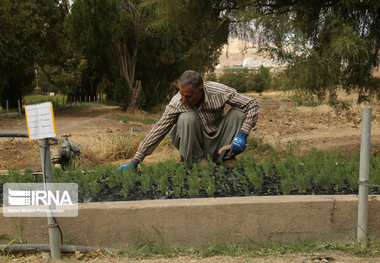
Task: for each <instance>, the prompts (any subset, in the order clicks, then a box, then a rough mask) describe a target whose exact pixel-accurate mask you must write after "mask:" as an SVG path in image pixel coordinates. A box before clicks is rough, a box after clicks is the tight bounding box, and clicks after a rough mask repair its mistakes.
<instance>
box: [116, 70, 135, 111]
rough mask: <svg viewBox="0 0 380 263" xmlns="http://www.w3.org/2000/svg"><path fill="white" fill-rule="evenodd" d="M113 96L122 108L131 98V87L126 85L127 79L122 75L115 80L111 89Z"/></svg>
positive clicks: (125, 107)
mask: <svg viewBox="0 0 380 263" xmlns="http://www.w3.org/2000/svg"><path fill="white" fill-rule="evenodd" d="M113 97H114V100H115V101H116V102H117V103H118V104H119V106H120V107H121V108H122V109H123V110H126V109H127V107H128V104H129V102H130V99H131V88H130V87H129V85H128V81H127V80H126V79H125V78H124V77H121V78H119V79H118V80H117V81H116V83H115V87H114V90H113Z"/></svg>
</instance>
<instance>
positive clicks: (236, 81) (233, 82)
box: [219, 70, 247, 92]
mask: <svg viewBox="0 0 380 263" xmlns="http://www.w3.org/2000/svg"><path fill="white" fill-rule="evenodd" d="M246 74H247V71H240V70H239V71H235V72H233V71H231V72H226V73H223V75H221V76H220V78H219V82H220V83H223V84H224V85H227V86H229V87H231V88H234V89H236V90H237V91H238V92H245V91H247V83H246Z"/></svg>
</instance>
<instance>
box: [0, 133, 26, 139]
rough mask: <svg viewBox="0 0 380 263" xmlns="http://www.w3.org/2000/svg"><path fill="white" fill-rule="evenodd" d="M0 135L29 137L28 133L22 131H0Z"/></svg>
mask: <svg viewBox="0 0 380 263" xmlns="http://www.w3.org/2000/svg"><path fill="white" fill-rule="evenodd" d="M0 137H22V138H28V134H27V133H22V132H0Z"/></svg>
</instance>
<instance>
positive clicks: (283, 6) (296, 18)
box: [234, 0, 380, 102]
mask: <svg viewBox="0 0 380 263" xmlns="http://www.w3.org/2000/svg"><path fill="white" fill-rule="evenodd" d="M238 2H239V4H240V9H239V10H238V11H237V12H235V13H234V17H235V18H237V20H238V21H240V22H244V23H245V25H246V29H248V30H246V31H237V33H238V34H240V35H241V33H242V32H244V33H245V34H246V36H248V37H250V39H251V40H252V41H255V42H256V43H258V44H259V45H260V47H261V51H262V52H267V53H269V54H271V55H272V56H273V57H276V58H278V59H280V60H283V61H286V62H288V63H289V64H288V69H287V72H286V73H287V75H288V77H289V79H290V80H291V85H292V86H293V87H294V88H297V89H299V90H306V91H308V92H310V93H311V94H314V95H316V96H317V97H318V98H319V99H324V98H325V97H326V96H328V97H329V99H330V101H331V102H334V101H336V99H337V93H336V92H337V88H338V87H343V88H344V89H345V90H346V91H347V92H351V91H358V92H359V101H362V100H364V99H366V98H368V96H371V95H375V96H376V95H377V96H378V98H380V95H379V94H380V91H379V89H380V87H378V86H376V85H374V81H373V78H372V75H371V73H372V71H373V69H374V68H376V67H378V66H379V47H380V27H379V25H380V3H379V1H374V0H337V1H328V0H324V1H319V0H311V1H307V2H306V1H301V0H257V1H255V2H251V1H246V0H239V1H238ZM247 32H248V34H247Z"/></svg>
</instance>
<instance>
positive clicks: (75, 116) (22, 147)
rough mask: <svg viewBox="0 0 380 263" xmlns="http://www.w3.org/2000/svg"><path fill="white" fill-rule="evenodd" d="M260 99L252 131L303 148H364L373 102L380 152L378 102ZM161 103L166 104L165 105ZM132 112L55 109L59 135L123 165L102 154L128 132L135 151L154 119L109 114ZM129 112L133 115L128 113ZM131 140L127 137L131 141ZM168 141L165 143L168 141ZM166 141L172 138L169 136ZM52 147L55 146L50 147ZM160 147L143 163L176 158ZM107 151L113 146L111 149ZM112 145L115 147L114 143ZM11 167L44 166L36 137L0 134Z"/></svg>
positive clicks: (2, 124) (11, 128)
mask: <svg viewBox="0 0 380 263" xmlns="http://www.w3.org/2000/svg"><path fill="white" fill-rule="evenodd" d="M248 95H249V96H252V97H254V98H255V99H257V101H258V102H259V105H260V114H259V119H258V122H257V125H256V127H257V130H256V131H254V132H251V134H250V136H255V137H257V138H261V139H262V140H263V141H264V142H265V143H270V144H271V145H273V146H275V147H278V146H281V147H283V146H285V145H286V144H288V143H292V144H294V145H298V147H299V148H300V149H301V150H305V151H308V150H310V149H312V148H313V147H314V148H317V149H319V150H323V151H325V150H340V151H342V152H344V153H351V152H353V151H359V150H360V134H361V109H362V108H363V107H371V108H372V129H371V153H373V154H376V153H378V152H380V104H379V103H371V104H365V105H364V104H362V105H357V104H356V97H355V96H344V100H346V101H347V102H349V103H350V104H351V106H350V109H349V110H348V111H345V112H340V113H337V112H336V111H335V110H334V109H332V108H331V107H329V106H327V105H320V106H297V105H296V103H295V102H289V99H288V98H289V94H285V93H283V92H278V91H276V92H264V93H263V94H262V95H261V96H259V95H258V94H257V93H252V94H248ZM162 109H163V108H162ZM161 112H162V111H158V112H157V113H154V114H152V113H144V112H141V113H137V114H134V115H132V117H137V118H153V119H158V118H159V117H160V114H161ZM125 115H128V114H127V113H124V112H122V111H120V110H119V108H118V107H116V106H97V107H88V108H85V109H82V110H79V111H72V110H56V111H55V121H56V129H57V137H60V136H61V135H62V134H64V133H70V134H71V135H72V136H71V138H70V140H71V141H73V142H75V143H79V144H80V148H81V149H82V150H83V155H84V156H87V158H88V159H92V160H93V161H94V162H97V163H103V164H106V163H108V162H109V161H111V163H113V164H115V165H119V164H122V163H125V162H126V161H129V160H128V159H127V160H125V159H117V158H114V157H113V158H111V157H107V156H109V154H108V155H104V152H103V151H105V150H104V149H105V148H107V147H109V145H110V144H111V143H113V144H118V142H117V140H118V139H120V138H126V137H127V138H128V140H130V145H134V148H131V149H130V151H132V152H131V154H130V155H131V157H130V158H132V156H133V153H134V151H135V150H136V147H137V145H138V142H139V141H140V140H141V139H142V138H144V136H145V134H146V133H147V132H148V131H149V130H150V128H151V127H152V126H153V124H147V125H144V124H141V123H139V122H127V123H124V122H122V121H119V120H116V119H115V118H113V119H112V118H111V117H112V116H113V117H115V116H125ZM128 116H131V115H130V114H129V115H128ZM0 132H24V133H26V132H27V129H26V121H25V119H24V118H8V119H7V118H1V117H0ZM127 144H128V143H127ZM164 144H165V143H164ZM166 144H170V143H168V140H167V141H166ZM52 149H54V147H52ZM167 149H168V148H167V147H166V148H163V149H162V147H161V148H160V147H158V148H157V149H156V150H155V151H154V152H153V154H152V155H150V156H148V157H147V158H146V159H145V161H144V162H145V163H147V164H149V163H155V162H158V161H163V160H165V159H170V158H171V159H177V160H178V152H177V151H176V149H174V148H173V147H171V148H169V149H170V150H169V151H168V150H167ZM108 151H110V150H109V149H108ZM111 151H112V149H111ZM8 168H14V169H24V168H31V169H32V170H34V171H41V160H40V152H39V147H38V142H37V141H32V142H31V143H29V142H28V139H24V138H16V139H15V138H13V139H10V138H0V170H7V169H8Z"/></svg>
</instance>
